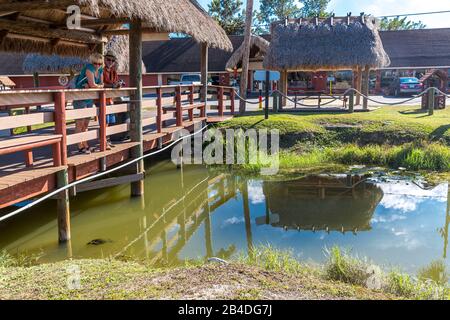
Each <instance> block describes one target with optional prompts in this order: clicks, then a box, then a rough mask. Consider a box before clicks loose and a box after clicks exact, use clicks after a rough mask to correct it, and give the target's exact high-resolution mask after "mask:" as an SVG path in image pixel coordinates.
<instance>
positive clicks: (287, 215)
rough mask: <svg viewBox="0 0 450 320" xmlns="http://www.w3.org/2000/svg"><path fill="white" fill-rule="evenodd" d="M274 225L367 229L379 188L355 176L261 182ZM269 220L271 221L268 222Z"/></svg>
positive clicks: (377, 201)
mask: <svg viewBox="0 0 450 320" xmlns="http://www.w3.org/2000/svg"><path fill="white" fill-rule="evenodd" d="M263 189H264V195H265V197H266V199H267V200H268V207H269V209H270V212H271V213H272V214H273V215H277V217H276V219H270V217H266V218H265V221H266V223H267V222H268V221H269V222H270V224H271V225H272V226H274V227H282V228H285V229H298V230H312V231H318V230H326V231H328V232H330V231H339V232H347V231H351V232H357V231H365V230H370V228H371V227H370V221H371V219H372V216H373V213H374V211H375V209H376V207H377V206H378V204H379V203H380V201H381V199H382V198H383V191H382V190H381V188H379V187H377V186H376V185H374V184H371V183H368V182H366V181H365V180H364V179H363V178H361V177H359V176H347V177H337V176H309V177H305V178H302V179H298V180H293V181H282V182H278V181H277V182H273V181H267V182H265V183H264V187H263ZM270 220H272V221H270Z"/></svg>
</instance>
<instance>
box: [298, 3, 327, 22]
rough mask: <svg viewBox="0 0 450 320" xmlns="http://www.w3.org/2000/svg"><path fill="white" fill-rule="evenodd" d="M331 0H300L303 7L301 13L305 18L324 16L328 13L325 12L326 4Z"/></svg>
mask: <svg viewBox="0 0 450 320" xmlns="http://www.w3.org/2000/svg"><path fill="white" fill-rule="evenodd" d="M330 1H331V0H301V3H302V4H303V8H302V10H301V14H302V16H303V17H305V18H311V17H317V16H319V17H326V16H329V15H330V14H329V13H328V12H327V8H328V5H329V4H330Z"/></svg>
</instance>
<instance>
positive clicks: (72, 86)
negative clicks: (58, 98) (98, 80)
mask: <svg viewBox="0 0 450 320" xmlns="http://www.w3.org/2000/svg"><path fill="white" fill-rule="evenodd" d="M79 77H80V75H77V76H75V77H73V78H72V80H70V81H69V83H68V84H67V89H79V88H77V86H78V84H79V83H80V82H82V81H84V80H86V79H87V77H84V78H83V79H81V80H80V81H79V80H78V78H79Z"/></svg>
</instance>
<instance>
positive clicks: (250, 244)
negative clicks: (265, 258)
mask: <svg viewBox="0 0 450 320" xmlns="http://www.w3.org/2000/svg"><path fill="white" fill-rule="evenodd" d="M241 193H242V200H243V201H242V203H243V206H244V221H245V234H246V238H247V253H248V255H249V256H250V257H251V256H252V255H253V237H252V224H251V216H250V205H249V197H248V185H247V180H244V182H243V183H242V192H241Z"/></svg>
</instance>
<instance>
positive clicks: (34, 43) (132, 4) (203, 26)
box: [0, 0, 232, 57]
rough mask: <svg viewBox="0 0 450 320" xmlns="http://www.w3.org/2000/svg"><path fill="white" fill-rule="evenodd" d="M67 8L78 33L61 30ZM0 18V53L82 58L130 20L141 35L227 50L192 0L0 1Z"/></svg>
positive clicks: (215, 28) (213, 25) (223, 37)
mask: <svg viewBox="0 0 450 320" xmlns="http://www.w3.org/2000/svg"><path fill="white" fill-rule="evenodd" d="M71 5H77V6H79V8H80V9H81V14H82V16H81V17H82V19H81V27H82V28H81V29H70V30H68V29H67V27H66V24H67V21H68V16H69V17H70V15H68V14H67V13H66V10H67V8H68V7H69V6H71ZM0 13H1V16H2V18H1V19H0V29H1V30H2V32H1V34H0V36H1V37H2V39H1V40H2V41H1V42H0V50H1V51H15V52H38V53H43V54H50V55H51V54H58V55H66V56H84V57H86V56H88V55H89V54H90V52H92V51H93V50H94V49H95V47H96V46H97V45H99V44H101V43H104V42H106V38H105V37H106V36H109V35H112V34H120V32H118V29H120V28H121V26H122V25H123V24H124V23H128V22H129V21H130V20H133V19H140V20H141V21H143V23H144V25H143V32H144V33H163V32H177V33H184V34H187V35H189V36H192V37H193V38H194V39H196V40H197V41H198V42H201V43H205V44H207V45H208V46H209V47H213V48H220V49H224V50H231V49H232V46H231V42H230V40H229V39H228V37H227V36H226V34H225V32H224V31H223V29H222V28H220V27H219V26H218V24H217V23H216V22H215V21H214V20H213V19H212V18H210V17H209V16H208V15H207V14H206V12H205V11H204V10H203V9H201V7H200V6H199V5H198V3H197V1H195V0H177V1H163V0H129V1H117V0H101V1H100V0H58V1H29V0H28V1H20V2H18V1H8V0H0ZM93 18H95V19H93ZM69 21H70V18H69Z"/></svg>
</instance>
